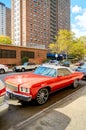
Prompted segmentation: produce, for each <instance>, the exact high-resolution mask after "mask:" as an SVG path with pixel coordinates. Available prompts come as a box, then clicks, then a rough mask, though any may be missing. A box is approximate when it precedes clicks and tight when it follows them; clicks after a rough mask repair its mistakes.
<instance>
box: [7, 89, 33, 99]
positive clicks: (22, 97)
mask: <svg viewBox="0 0 86 130" xmlns="http://www.w3.org/2000/svg"><path fill="white" fill-rule="evenodd" d="M7 94H8V95H9V94H11V96H12V97H16V98H17V99H19V100H23V101H31V99H32V96H26V95H22V94H18V93H15V92H12V91H10V90H7Z"/></svg>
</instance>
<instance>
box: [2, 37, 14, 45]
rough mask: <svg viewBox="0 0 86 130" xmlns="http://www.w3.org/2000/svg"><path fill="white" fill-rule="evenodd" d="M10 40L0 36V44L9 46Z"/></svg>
mask: <svg viewBox="0 0 86 130" xmlns="http://www.w3.org/2000/svg"><path fill="white" fill-rule="evenodd" d="M11 43H12V42H11V39H10V37H8V36H0V44H11Z"/></svg>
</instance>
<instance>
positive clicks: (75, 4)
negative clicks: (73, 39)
mask: <svg viewBox="0 0 86 130" xmlns="http://www.w3.org/2000/svg"><path fill="white" fill-rule="evenodd" d="M71 29H72V31H73V32H75V34H76V36H77V37H80V36H86V0H71Z"/></svg>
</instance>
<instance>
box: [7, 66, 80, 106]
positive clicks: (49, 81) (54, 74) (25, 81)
mask: <svg viewBox="0 0 86 130" xmlns="http://www.w3.org/2000/svg"><path fill="white" fill-rule="evenodd" d="M82 78H83V73H81V72H75V71H72V70H71V69H70V68H67V67H64V66H57V65H51V64H43V65H40V66H39V67H38V68H37V69H36V70H35V71H34V72H28V73H23V74H17V75H12V76H8V77H6V79H5V85H6V88H7V92H8V94H11V96H14V97H16V98H17V99H18V100H19V101H21V102H23V101H31V100H33V99H34V100H35V101H36V103H37V104H39V105H42V104H44V103H46V101H47V100H48V97H49V94H50V93H52V92H54V91H57V90H59V89H62V88H65V87H67V86H69V85H73V87H74V88H76V87H78V85H79V80H80V79H82Z"/></svg>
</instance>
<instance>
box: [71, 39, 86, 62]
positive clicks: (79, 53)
mask: <svg viewBox="0 0 86 130" xmlns="http://www.w3.org/2000/svg"><path fill="white" fill-rule="evenodd" d="M85 53H86V48H85V44H84V42H82V40H81V39H80V38H79V39H78V38H77V40H76V41H75V42H74V43H73V44H72V46H71V48H70V51H69V54H70V55H72V56H73V57H74V58H77V59H78V60H81V59H83V58H84V55H85Z"/></svg>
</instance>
